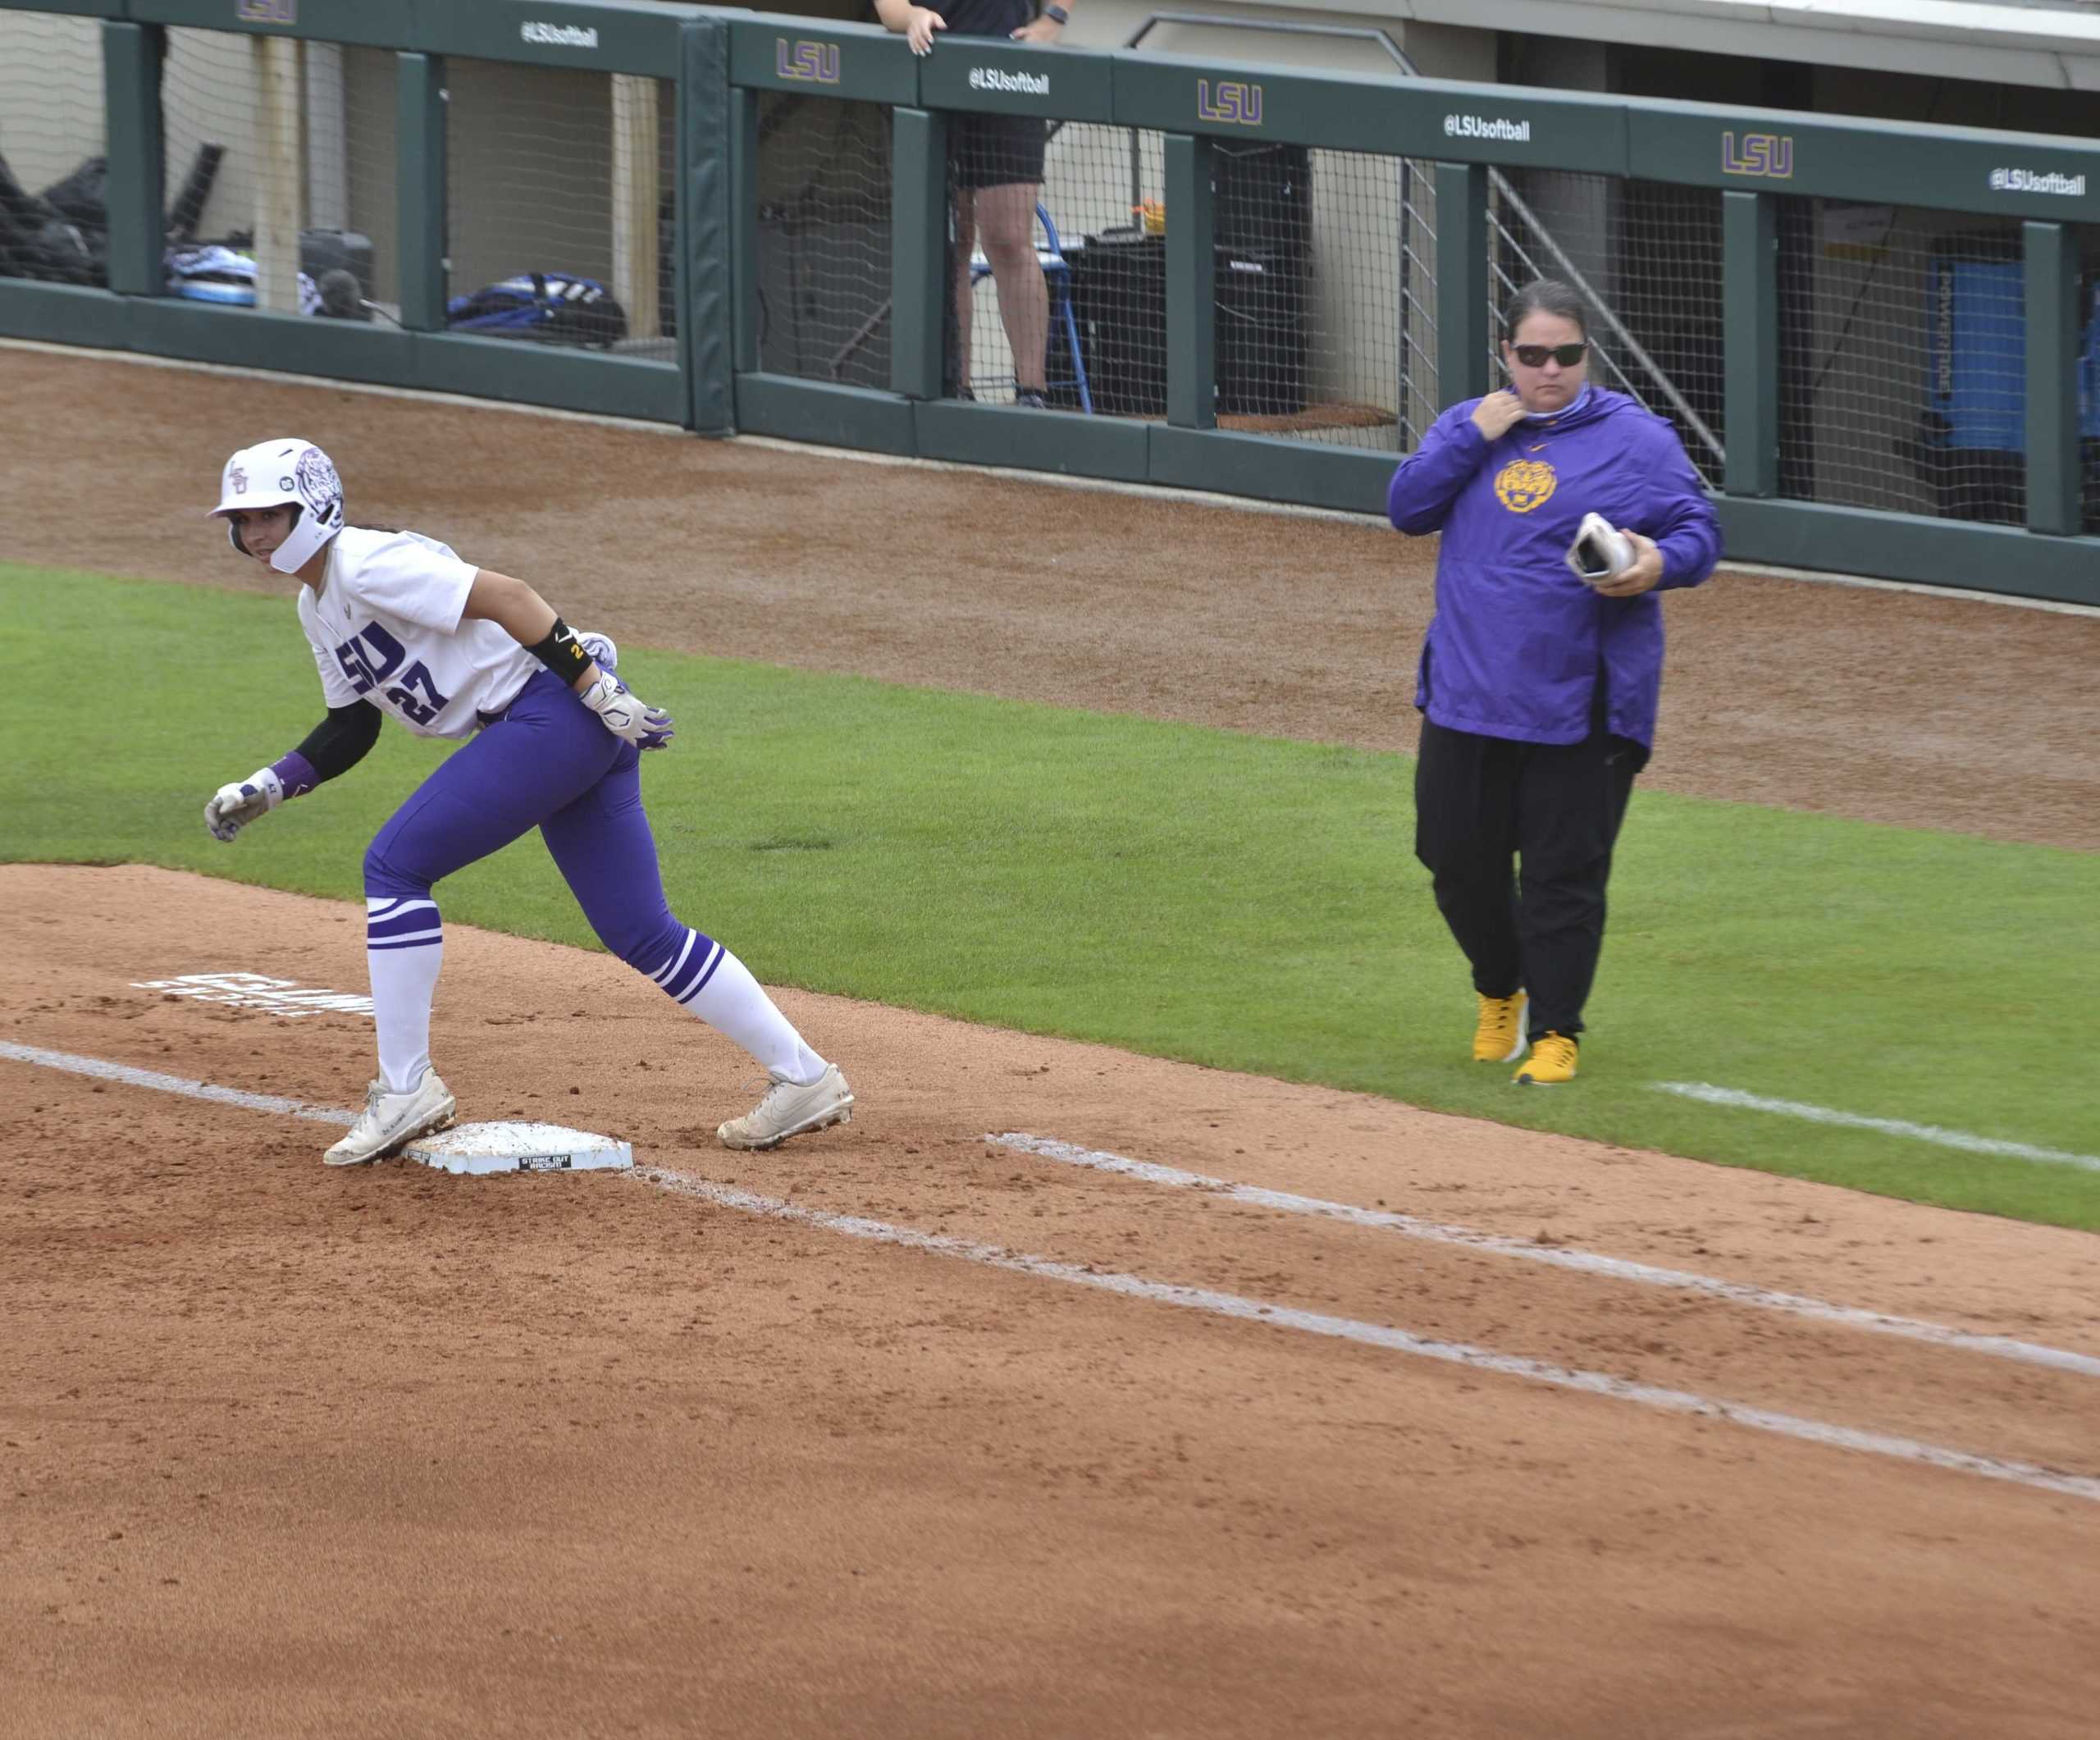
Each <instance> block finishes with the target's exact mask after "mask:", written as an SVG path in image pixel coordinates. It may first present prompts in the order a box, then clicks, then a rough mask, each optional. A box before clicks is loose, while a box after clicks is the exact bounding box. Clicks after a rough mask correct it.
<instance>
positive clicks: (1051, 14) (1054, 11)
mask: <svg viewBox="0 0 2100 1740" xmlns="http://www.w3.org/2000/svg"><path fill="white" fill-rule="evenodd" d="M1043 16H1044V17H1045V18H1047V19H1048V20H1049V21H1050V22H1051V23H1052V24H1057V25H1065V24H1070V23H1071V21H1072V15H1071V13H1070V12H1068V11H1066V10H1065V9H1064V7H1061V6H1046V7H1043Z"/></svg>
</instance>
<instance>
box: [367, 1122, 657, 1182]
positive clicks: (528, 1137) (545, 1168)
mask: <svg viewBox="0 0 2100 1740" xmlns="http://www.w3.org/2000/svg"><path fill="white" fill-rule="evenodd" d="M401 1157H402V1158H403V1159H404V1160H416V1161H420V1162H422V1164H423V1165H425V1166H434V1167H438V1168H440V1169H441V1171H447V1172H467V1173H471V1174H473V1175H474V1176H477V1177H478V1176H481V1175H482V1174H483V1173H487V1172H600V1171H622V1170H625V1169H628V1168H630V1167H632V1166H633V1164H634V1150H633V1149H632V1148H631V1147H629V1146H628V1144H626V1143H624V1142H616V1141H614V1139H613V1138H612V1137H610V1136H598V1135H591V1133H590V1131H588V1130H571V1129H569V1128H568V1127H567V1126H564V1125H561V1124H461V1125H459V1126H456V1127H454V1128H453V1129H451V1130H445V1131H442V1132H441V1133H440V1134H439V1135H434V1136H424V1137H422V1138H421V1139H418V1140H417V1141H414V1142H411V1143H410V1144H409V1145H408V1147H407V1148H405V1149H403V1150H402V1156H401Z"/></svg>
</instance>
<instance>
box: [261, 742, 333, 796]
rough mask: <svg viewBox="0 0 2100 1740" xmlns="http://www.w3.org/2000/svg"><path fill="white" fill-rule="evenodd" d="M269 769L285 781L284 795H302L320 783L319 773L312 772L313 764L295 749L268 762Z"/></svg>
mask: <svg viewBox="0 0 2100 1740" xmlns="http://www.w3.org/2000/svg"><path fill="white" fill-rule="evenodd" d="M270 771H271V772H272V773H273V774H276V776H277V777H278V778H279V779H281V780H283V781H284V783H285V797H304V796H305V795H306V794H307V793H308V792H310V791H312V790H313V788H314V787H316V786H317V785H318V784H320V783H321V775H320V774H317V773H316V772H314V770H313V763H312V762H311V761H309V760H307V759H306V757H305V756H303V755H301V754H300V753H299V751H297V750H296V749H294V751H292V752H291V753H290V755H288V756H284V757H282V758H281V760H276V761H272V763H271V764H270Z"/></svg>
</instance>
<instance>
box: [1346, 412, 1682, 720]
mask: <svg viewBox="0 0 2100 1740" xmlns="http://www.w3.org/2000/svg"><path fill="white" fill-rule="evenodd" d="M1479 403H1480V401H1479V400H1477V399H1468V400H1466V401H1465V402H1464V403H1463V404H1454V405H1453V406H1452V407H1451V408H1450V409H1449V410H1448V411H1446V412H1445V413H1444V414H1443V415H1442V416H1440V417H1439V418H1437V419H1436V422H1435V423H1434V424H1433V425H1431V428H1430V431H1429V433H1428V434H1427V436H1424V437H1423V439H1422V445H1421V446H1420V447H1418V449H1416V450H1415V451H1414V453H1413V454H1411V455H1410V456H1409V457H1408V459H1407V461H1406V463H1404V464H1403V465H1402V466H1401V467H1400V468H1399V471H1397V472H1396V473H1394V476H1393V482H1392V485H1391V487H1390V489H1389V490H1388V491H1387V492H1386V513H1387V515H1388V516H1389V517H1390V518H1391V520H1392V522H1393V523H1394V525H1395V526H1396V527H1399V529H1400V530H1401V531H1403V532H1411V533H1414V534H1416V535H1420V534H1421V533H1423V532H1435V531H1438V530H1441V531H1442V532H1443V534H1444V540H1443V543H1442V545H1441V546H1440V548H1439V550H1437V553H1436V615H1435V616H1434V617H1432V618H1431V620H1430V624H1429V633H1428V636H1427V639H1426V640H1425V641H1424V642H1423V643H1422V664H1421V669H1420V672H1419V675H1418V679H1417V683H1416V687H1415V705H1416V706H1418V707H1420V708H1421V709H1422V710H1423V711H1424V712H1425V713H1427V715H1429V717H1430V719H1431V720H1433V721H1434V722H1435V723H1436V724H1440V725H1443V726H1445V727H1447V728H1449V729H1451V730H1454V731H1471V732H1475V733H1478V734H1479V735H1481V736H1482V737H1500V738H1519V739H1521V740H1523V741H1524V742H1532V743H1576V742H1581V741H1582V739H1583V738H1586V737H1587V736H1588V735H1589V734H1590V714H1591V703H1592V701H1593V698H1594V696H1595V693H1596V681H1597V678H1598V676H1599V674H1600V673H1601V674H1602V675H1603V677H1604V678H1605V699H1606V708H1607V711H1606V725H1607V728H1608V729H1609V730H1611V731H1612V732H1614V733H1616V734H1618V736H1620V737H1628V738H1633V739H1634V740H1635V741H1636V742H1639V743H1641V744H1643V745H1650V746H1652V745H1653V743H1654V742H1655V704H1656V700H1657V697H1658V696H1659V693H1660V692H1661V689H1662V683H1663V607H1662V601H1660V600H1659V598H1657V597H1656V596H1655V592H1654V591H1648V592H1643V593H1641V595H1640V596H1638V597H1636V598H1605V597H1600V596H1598V594H1596V592H1594V591H1591V589H1590V588H1589V587H1587V586H1586V585H1584V584H1583V583H1582V581H1581V580H1579V579H1577V578H1576V577H1575V575H1574V574H1573V573H1572V572H1571V571H1570V570H1569V569H1568V564H1567V562H1566V560H1565V557H1566V555H1567V553H1568V545H1569V544H1570V543H1572V542H1573V541H1574V537H1575V528H1576V527H1577V525H1578V524H1580V523H1581V522H1582V516H1583V515H1584V514H1588V513H1592V512H1594V513H1598V514H1603V515H1604V516H1605V518H1607V519H1609V521H1610V522H1611V523H1613V524H1614V526H1620V527H1632V529H1633V530H1634V531H1636V532H1641V533H1642V534H1644V535H1645V536H1646V537H1651V538H1653V539H1654V540H1655V542H1656V543H1657V544H1658V545H1659V546H1661V549H1662V553H1663V578H1662V581H1661V586H1660V587H1658V588H1657V590H1658V591H1659V590H1660V589H1661V587H1675V586H1696V585H1698V584H1699V582H1701V581H1702V580H1704V579H1705V578H1706V577H1707V575H1709V574H1710V573H1713V571H1714V561H1715V559H1717V558H1718V557H1719V555H1720V553H1721V531H1720V524H1719V521H1718V520H1717V519H1716V518H1715V517H1714V509H1713V505H1712V504H1711V503H1710V502H1709V501H1708V500H1707V499H1706V493H1705V490H1704V489H1703V488H1702V487H1701V484H1700V481H1699V477H1698V474H1697V473H1696V472H1694V471H1693V470H1692V468H1691V461H1690V460H1689V459H1687V458H1686V457H1685V455H1684V448H1683V445H1682V444H1681V443H1680V442H1679V441H1678V437H1677V432H1676V431H1675V430H1674V429H1673V428H1671V427H1670V426H1669V424H1668V423H1666V422H1664V421H1663V419H1662V418H1659V417H1658V416H1656V415H1655V413H1653V412H1652V411H1649V410H1647V409H1644V408H1643V407H1642V406H1641V405H1640V404H1637V403H1636V402H1635V401H1634V400H1632V399H1629V398H1628V397H1627V396H1626V395H1624V394H1623V393H1614V392H1608V391H1606V390H1605V389H1603V388H1601V387H1597V386H1591V388H1590V389H1589V390H1588V392H1587V394H1586V395H1585V396H1584V397H1583V398H1582V400H1580V401H1579V402H1578V403H1577V404H1575V405H1573V406H1572V407H1570V408H1569V409H1568V410H1565V411H1563V412H1562V413H1559V415H1558V416H1556V417H1551V418H1538V419H1536V420H1533V419H1529V418H1527V419H1526V420H1525V421H1523V422H1519V423H1518V424H1517V425H1516V426H1515V427H1513V428H1512V429H1511V430H1510V431H1509V432H1508V433H1507V434H1506V435H1504V436H1502V438H1501V439H1500V441H1488V440H1487V439H1486V437H1485V436H1482V435H1481V432H1480V431H1479V429H1478V428H1477V427H1475V426H1474V424H1473V422H1472V413H1473V407H1474V406H1476V405H1477V404H1479Z"/></svg>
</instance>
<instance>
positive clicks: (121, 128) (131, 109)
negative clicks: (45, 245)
mask: <svg viewBox="0 0 2100 1740" xmlns="http://www.w3.org/2000/svg"><path fill="white" fill-rule="evenodd" d="M165 53H167V31H166V30H164V29H162V27H161V26H160V25H150V24H115V23H109V24H105V25H103V27H102V70H103V94H104V98H105V99H106V102H107V107H108V111H109V287H110V288H111V289H112V290H121V291H122V292H124V293H125V294H126V295H131V296H158V295H160V294H161V293H162V288H163V275H162V266H161V256H162V253H163V252H164V251H165V249H166V248H167V219H166V218H165V217H162V212H161V203H162V199H164V198H165V194H164V192H163V189H164V187H165V186H166V183H167V171H166V168H165V163H166V158H165V157H164V155H163V151H162V130H161V61H162V57H163V55H164V54H165Z"/></svg>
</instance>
